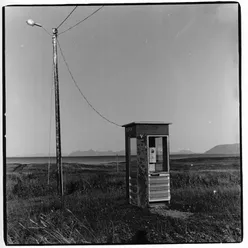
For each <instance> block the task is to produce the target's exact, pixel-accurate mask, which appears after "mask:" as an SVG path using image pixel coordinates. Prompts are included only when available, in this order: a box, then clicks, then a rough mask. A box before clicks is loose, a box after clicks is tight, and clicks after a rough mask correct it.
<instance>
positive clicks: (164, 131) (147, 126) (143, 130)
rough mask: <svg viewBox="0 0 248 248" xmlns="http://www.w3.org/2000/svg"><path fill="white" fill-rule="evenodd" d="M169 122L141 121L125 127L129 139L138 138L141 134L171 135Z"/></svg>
mask: <svg viewBox="0 0 248 248" xmlns="http://www.w3.org/2000/svg"><path fill="white" fill-rule="evenodd" d="M170 124H172V123H168V122H153V121H139V122H131V123H128V124H125V125H123V126H122V127H125V130H126V135H127V136H129V137H136V136H137V135H140V134H145V135H169V125H170Z"/></svg>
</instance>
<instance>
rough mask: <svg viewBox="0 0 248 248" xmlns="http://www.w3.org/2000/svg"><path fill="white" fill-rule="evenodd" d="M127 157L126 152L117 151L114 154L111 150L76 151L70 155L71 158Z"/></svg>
mask: <svg viewBox="0 0 248 248" xmlns="http://www.w3.org/2000/svg"><path fill="white" fill-rule="evenodd" d="M117 154H118V155H125V151H124V150H121V151H117V152H113V151H111V150H108V151H95V150H93V149H90V150H88V151H75V152H72V153H70V154H69V156H70V157H87V156H114V155H117Z"/></svg>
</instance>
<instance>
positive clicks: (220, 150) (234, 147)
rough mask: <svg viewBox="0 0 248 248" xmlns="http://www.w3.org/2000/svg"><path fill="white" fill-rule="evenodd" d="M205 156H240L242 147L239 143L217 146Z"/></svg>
mask: <svg viewBox="0 0 248 248" xmlns="http://www.w3.org/2000/svg"><path fill="white" fill-rule="evenodd" d="M205 154H240V145H239V144H238V143H235V144H225V145H217V146H215V147H213V148H211V149H209V150H208V151H206V152H205Z"/></svg>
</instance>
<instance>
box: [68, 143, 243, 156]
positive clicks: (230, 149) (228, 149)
mask: <svg viewBox="0 0 248 248" xmlns="http://www.w3.org/2000/svg"><path fill="white" fill-rule="evenodd" d="M239 153H240V146H239V144H238V143H236V144H223V145H217V146H215V147H213V148H211V149H209V150H208V151H206V152H205V153H204V154H223V155H224V154H225V155H228V154H239ZM117 154H118V155H120V156H123V155H125V150H120V151H116V152H114V151H111V150H109V151H94V150H92V149H90V150H88V151H75V152H72V153H70V154H69V156H72V157H80V156H115V155H117ZM171 154H194V152H192V151H190V150H180V151H178V152H172V153H171Z"/></svg>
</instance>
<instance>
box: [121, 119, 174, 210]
mask: <svg viewBox="0 0 248 248" xmlns="http://www.w3.org/2000/svg"><path fill="white" fill-rule="evenodd" d="M170 124H171V123H163V122H132V123H129V124H126V125H123V127H125V143H126V194H127V198H128V201H129V203H130V204H133V205H136V206H139V207H142V208H145V207H149V206H151V205H154V204H158V203H159V204H161V203H166V202H169V201H170V166H169V125H170Z"/></svg>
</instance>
